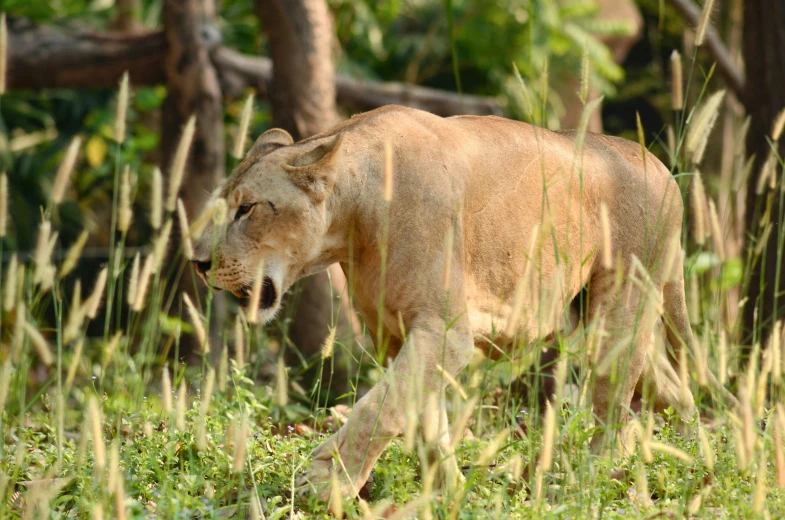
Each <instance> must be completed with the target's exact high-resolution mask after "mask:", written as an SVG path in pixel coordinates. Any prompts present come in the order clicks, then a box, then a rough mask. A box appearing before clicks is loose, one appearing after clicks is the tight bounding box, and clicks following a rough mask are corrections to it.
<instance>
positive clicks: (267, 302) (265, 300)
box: [232, 276, 277, 310]
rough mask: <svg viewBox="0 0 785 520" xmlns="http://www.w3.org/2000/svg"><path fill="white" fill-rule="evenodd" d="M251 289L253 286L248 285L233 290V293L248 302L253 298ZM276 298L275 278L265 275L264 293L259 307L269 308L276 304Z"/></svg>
mask: <svg viewBox="0 0 785 520" xmlns="http://www.w3.org/2000/svg"><path fill="white" fill-rule="evenodd" d="M251 291H252V287H251V286H250V285H246V286H244V287H241V288H240V289H235V290H233V291H232V294H234V295H235V296H236V297H237V298H239V299H240V300H243V301H244V303H246V304H247V303H248V302H249V301H250V299H251ZM276 299H277V293H276V291H275V284H273V280H272V279H271V278H270V277H269V276H265V277H264V282H263V283H262V294H261V296H260V298H259V308H260V309H263V310H266V309H269V308H270V307H272V306H273V305H275V300H276Z"/></svg>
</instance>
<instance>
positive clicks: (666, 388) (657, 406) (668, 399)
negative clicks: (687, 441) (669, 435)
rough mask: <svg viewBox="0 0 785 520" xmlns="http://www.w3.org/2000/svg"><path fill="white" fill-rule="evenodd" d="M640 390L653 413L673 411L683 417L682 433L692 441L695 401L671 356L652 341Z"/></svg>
mask: <svg viewBox="0 0 785 520" xmlns="http://www.w3.org/2000/svg"><path fill="white" fill-rule="evenodd" d="M641 386H642V387H643V388H642V390H641V394H642V395H643V397H644V400H645V401H646V403H647V404H648V405H650V406H651V408H652V411H654V412H655V413H662V412H663V411H664V410H665V409H667V408H668V407H673V409H674V410H676V413H677V414H678V415H679V417H681V422H680V424H679V430H680V431H681V433H682V434H683V435H685V436H687V437H692V428H691V421H692V419H693V418H694V417H695V414H696V407H695V399H694V398H693V395H692V392H691V391H690V389H689V386H688V385H682V382H681V379H680V377H679V374H678V373H677V372H676V369H675V368H674V366H673V363H672V362H671V359H670V356H669V355H668V353H667V352H666V351H665V349H664V348H663V346H662V345H661V344H658V343H657V342H656V341H653V345H652V348H651V349H650V350H649V352H648V353H647V354H646V361H645V365H644V368H643V374H642V375H641Z"/></svg>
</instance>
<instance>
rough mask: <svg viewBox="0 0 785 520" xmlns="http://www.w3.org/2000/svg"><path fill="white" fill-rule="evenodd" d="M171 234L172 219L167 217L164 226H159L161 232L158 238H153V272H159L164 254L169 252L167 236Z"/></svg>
mask: <svg viewBox="0 0 785 520" xmlns="http://www.w3.org/2000/svg"><path fill="white" fill-rule="evenodd" d="M171 235H172V219H167V220H166V224H164V227H163V228H161V232H160V233H159V234H158V238H156V239H155V247H154V248H153V256H154V257H155V263H154V265H153V272H154V273H159V272H160V271H161V266H162V265H163V263H164V260H166V256H167V254H168V252H169V238H170V237H171Z"/></svg>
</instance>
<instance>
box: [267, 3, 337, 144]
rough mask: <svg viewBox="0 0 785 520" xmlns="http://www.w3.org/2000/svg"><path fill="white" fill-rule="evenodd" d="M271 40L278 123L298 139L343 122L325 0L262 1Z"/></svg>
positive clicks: (275, 119) (272, 102) (273, 99)
mask: <svg viewBox="0 0 785 520" xmlns="http://www.w3.org/2000/svg"><path fill="white" fill-rule="evenodd" d="M256 8H257V11H258V13H259V17H260V18H261V20H262V26H263V27H264V30H265V33H266V34H267V37H268V38H269V39H270V54H271V57H272V59H273V82H272V85H271V87H270V105H271V108H272V112H273V124H275V126H278V127H280V128H283V129H285V130H286V131H288V132H289V133H290V134H292V137H294V139H295V141H298V140H300V139H303V138H305V137H309V136H311V135H314V134H318V133H319V132H323V131H325V130H327V129H328V128H330V127H332V126H333V125H335V124H336V123H337V122H338V121H339V117H338V112H337V110H336V108H335V84H334V83H333V76H334V74H335V68H334V67H333V59H332V50H333V28H332V20H331V19H330V13H329V11H328V10H327V3H326V2H325V1H324V0H258V1H257V2H256Z"/></svg>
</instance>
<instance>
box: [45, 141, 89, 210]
mask: <svg viewBox="0 0 785 520" xmlns="http://www.w3.org/2000/svg"><path fill="white" fill-rule="evenodd" d="M81 146H82V138H81V137H79V136H77V137H74V138H73V139H72V140H71V144H69V145H68V148H67V149H66V151H65V156H64V157H63V160H62V162H61V163H60V166H59V167H58V169H57V175H56V176H55V183H54V187H53V188H52V203H53V204H60V202H62V200H63V196H64V195H65V188H66V186H67V185H68V180H69V179H70V178H71V173H72V172H73V171H74V166H75V165H76V158H77V157H78V156H79V148H80V147H81Z"/></svg>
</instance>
